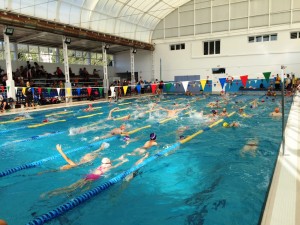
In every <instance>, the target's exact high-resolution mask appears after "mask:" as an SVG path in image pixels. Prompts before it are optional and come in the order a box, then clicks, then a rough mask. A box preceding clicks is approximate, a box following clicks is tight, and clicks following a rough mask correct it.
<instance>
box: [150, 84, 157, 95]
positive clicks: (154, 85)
mask: <svg viewBox="0 0 300 225" xmlns="http://www.w3.org/2000/svg"><path fill="white" fill-rule="evenodd" d="M150 86H151V90H152V94H155V92H156V88H157V84H151V85H150Z"/></svg>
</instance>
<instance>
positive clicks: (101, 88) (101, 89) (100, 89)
mask: <svg viewBox="0 0 300 225" xmlns="http://www.w3.org/2000/svg"><path fill="white" fill-rule="evenodd" d="M98 89H99V93H100V95H102V93H103V87H99V88H98Z"/></svg>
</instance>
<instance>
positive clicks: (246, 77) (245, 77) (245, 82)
mask: <svg viewBox="0 0 300 225" xmlns="http://www.w3.org/2000/svg"><path fill="white" fill-rule="evenodd" d="M240 78H241V81H242V84H243V85H244V87H246V86H247V80H248V75H243V76H240Z"/></svg>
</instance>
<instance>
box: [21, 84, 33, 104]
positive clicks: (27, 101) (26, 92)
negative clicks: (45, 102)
mask: <svg viewBox="0 0 300 225" xmlns="http://www.w3.org/2000/svg"><path fill="white" fill-rule="evenodd" d="M23 95H24V96H25V106H26V109H28V107H30V106H32V107H33V108H34V103H33V93H32V89H31V87H30V82H29V81H27V82H26V88H25V89H24V92H23Z"/></svg>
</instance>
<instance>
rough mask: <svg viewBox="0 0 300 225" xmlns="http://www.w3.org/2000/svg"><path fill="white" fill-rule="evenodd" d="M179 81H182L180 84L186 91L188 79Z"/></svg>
mask: <svg viewBox="0 0 300 225" xmlns="http://www.w3.org/2000/svg"><path fill="white" fill-rule="evenodd" d="M181 83H182V86H183V88H184V92H186V91H187V87H188V84H189V81H182V82H181Z"/></svg>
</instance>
